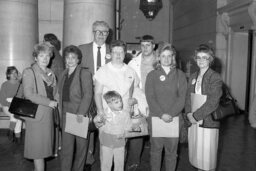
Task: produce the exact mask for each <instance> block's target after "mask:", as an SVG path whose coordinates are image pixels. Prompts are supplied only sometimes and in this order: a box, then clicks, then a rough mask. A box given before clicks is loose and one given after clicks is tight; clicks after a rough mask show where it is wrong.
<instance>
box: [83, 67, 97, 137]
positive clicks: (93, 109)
mask: <svg viewBox="0 0 256 171" xmlns="http://www.w3.org/2000/svg"><path fill="white" fill-rule="evenodd" d="M82 69H83V68H81V70H80V73H79V79H80V80H79V81H80V90H81V92H82V93H83V87H82V80H81V72H82ZM96 115H97V108H96V104H95V101H94V98H93V99H92V102H91V104H90V107H89V110H88V114H87V115H86V116H87V117H88V118H89V126H88V131H89V132H94V131H97V128H96V126H95V124H94V122H93V119H94V117H95V116H96Z"/></svg>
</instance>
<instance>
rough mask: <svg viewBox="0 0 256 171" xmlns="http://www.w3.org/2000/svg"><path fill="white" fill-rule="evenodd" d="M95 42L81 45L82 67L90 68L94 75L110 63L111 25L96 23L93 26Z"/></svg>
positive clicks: (102, 22) (103, 22) (101, 22)
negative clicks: (108, 39)
mask: <svg viewBox="0 0 256 171" xmlns="http://www.w3.org/2000/svg"><path fill="white" fill-rule="evenodd" d="M92 30H93V42H91V43H88V44H83V45H80V46H79V48H80V50H81V51H82V55H83V58H82V63H81V64H82V66H84V67H87V68H89V70H90V71H91V73H92V74H94V73H95V72H96V71H97V70H98V69H99V67H101V66H103V65H105V64H106V63H108V62H109V61H110V58H111V56H110V50H109V45H108V44H106V40H107V37H108V35H109V25H108V24H107V23H106V22H105V21H95V22H94V23H93V25H92Z"/></svg>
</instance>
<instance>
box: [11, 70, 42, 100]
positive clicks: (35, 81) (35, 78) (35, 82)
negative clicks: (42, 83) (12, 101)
mask: <svg viewBox="0 0 256 171" xmlns="http://www.w3.org/2000/svg"><path fill="white" fill-rule="evenodd" d="M30 69H31V70H32V72H33V75H34V80H35V85H36V93H38V89H37V81H36V75H35V72H34V70H33V69H32V67H30ZM21 83H22V81H20V83H19V86H18V88H17V90H16V93H15V95H14V96H15V97H16V96H17V94H18V92H19V89H20V85H21Z"/></svg>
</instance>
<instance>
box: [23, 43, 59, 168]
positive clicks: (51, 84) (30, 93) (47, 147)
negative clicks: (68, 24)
mask: <svg viewBox="0 0 256 171" xmlns="http://www.w3.org/2000/svg"><path fill="white" fill-rule="evenodd" d="M51 55H52V47H51V45H50V44H49V43H39V44H36V45H35V46H34V51H33V57H34V58H35V63H34V64H33V65H32V66H31V67H29V68H26V69H25V70H24V71H23V74H22V84H23V90H24V97H25V98H26V99H29V100H31V101H32V102H33V103H36V104H38V109H37V112H36V117H35V118H34V119H32V118H25V117H24V119H25V124H26V134H25V147H24V157H25V158H28V159H33V160H34V166H35V171H44V170H45V164H44V158H47V157H50V156H52V155H53V144H54V143H53V140H54V132H53V130H54V129H53V109H54V108H55V107H57V102H56V101H55V100H54V96H55V94H56V92H57V89H56V78H55V75H54V73H53V72H52V71H51V70H50V69H48V68H47V65H48V63H49V61H50V58H51Z"/></svg>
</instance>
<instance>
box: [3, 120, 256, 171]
mask: <svg viewBox="0 0 256 171" xmlns="http://www.w3.org/2000/svg"><path fill="white" fill-rule="evenodd" d="M59 163H60V162H59V157H57V158H51V159H48V160H47V171H60V167H59ZM32 170H33V163H32V161H29V160H26V159H24V158H23V144H21V145H15V144H13V143H10V142H9V140H8V139H7V137H6V135H5V133H4V132H3V131H0V171H32ZM138 170H139V171H148V170H149V148H147V147H146V148H144V152H143V155H142V162H141V166H140V168H139V169H138ZM162 170H164V169H162ZM195 170H196V169H194V168H193V167H191V165H190V164H189V161H188V149H187V145H186V144H182V145H180V148H179V162H178V165H177V171H195ZM92 171H100V169H99V161H98V160H97V161H96V162H95V164H94V165H93V167H92ZM217 171H256V129H252V128H251V127H250V126H249V124H248V119H247V116H246V115H238V116H235V117H231V118H227V119H226V120H224V121H222V123H221V129H220V145H219V157H218V169H217Z"/></svg>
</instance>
